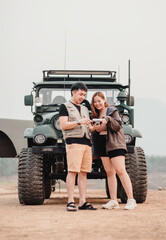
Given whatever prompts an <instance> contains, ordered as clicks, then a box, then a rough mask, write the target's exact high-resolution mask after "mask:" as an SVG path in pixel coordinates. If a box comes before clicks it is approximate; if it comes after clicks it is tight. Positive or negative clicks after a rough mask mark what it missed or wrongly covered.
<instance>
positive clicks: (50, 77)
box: [43, 70, 116, 82]
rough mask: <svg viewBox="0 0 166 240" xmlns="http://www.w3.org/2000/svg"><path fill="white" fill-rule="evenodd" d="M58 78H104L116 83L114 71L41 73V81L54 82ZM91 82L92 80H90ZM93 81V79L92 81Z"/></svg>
mask: <svg viewBox="0 0 166 240" xmlns="http://www.w3.org/2000/svg"><path fill="white" fill-rule="evenodd" d="M59 78H65V79H66V78H67V80H69V81H70V79H73V78H79V79H81V80H82V79H86V80H88V78H90V79H91V78H95V79H97V78H99V79H101V78H104V79H107V81H108V80H109V81H112V82H115V81H116V72H115V71H88V70H45V71H43V81H55V80H57V79H59ZM91 80H92V79H91ZM93 80H94V79H93Z"/></svg>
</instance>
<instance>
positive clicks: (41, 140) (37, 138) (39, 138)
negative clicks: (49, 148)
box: [34, 134, 46, 144]
mask: <svg viewBox="0 0 166 240" xmlns="http://www.w3.org/2000/svg"><path fill="white" fill-rule="evenodd" d="M34 141H35V143H37V144H43V143H44V142H45V141H46V137H45V136H44V135H42V134H38V135H36V136H35V137H34Z"/></svg>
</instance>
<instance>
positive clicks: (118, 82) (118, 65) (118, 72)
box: [118, 65, 120, 83]
mask: <svg viewBox="0 0 166 240" xmlns="http://www.w3.org/2000/svg"><path fill="white" fill-rule="evenodd" d="M119 82H120V65H118V83H119Z"/></svg>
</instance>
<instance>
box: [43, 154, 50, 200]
mask: <svg viewBox="0 0 166 240" xmlns="http://www.w3.org/2000/svg"><path fill="white" fill-rule="evenodd" d="M50 173H51V162H50V159H47V158H46V157H45V158H44V191H45V199H48V198H50V196H51V179H50V178H49V175H50Z"/></svg>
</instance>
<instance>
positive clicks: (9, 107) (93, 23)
mask: <svg viewBox="0 0 166 240" xmlns="http://www.w3.org/2000/svg"><path fill="white" fill-rule="evenodd" d="M165 9H166V1H165V0H116V1H115V0H102V1H101V0H84V1H81V0H28V1H27V0H0V34H1V37H0V118H15V119H32V114H31V112H30V108H29V107H25V106H24V95H29V94H30V93H31V89H32V86H33V84H32V82H40V81H41V80H42V71H43V70H50V69H60V70H61V69H72V70H73V69H77V70H78V69H81V70H113V71H117V72H118V80H119V81H120V82H121V83H122V84H127V83H128V60H129V59H130V61H131V95H133V96H134V97H135V98H136V99H145V98H146V99H153V100H154V99H156V100H157V101H159V103H161V104H166V97H165V88H166V71H165V67H166V14H165ZM164 106H165V105H164ZM144 112H146V109H144Z"/></svg>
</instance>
